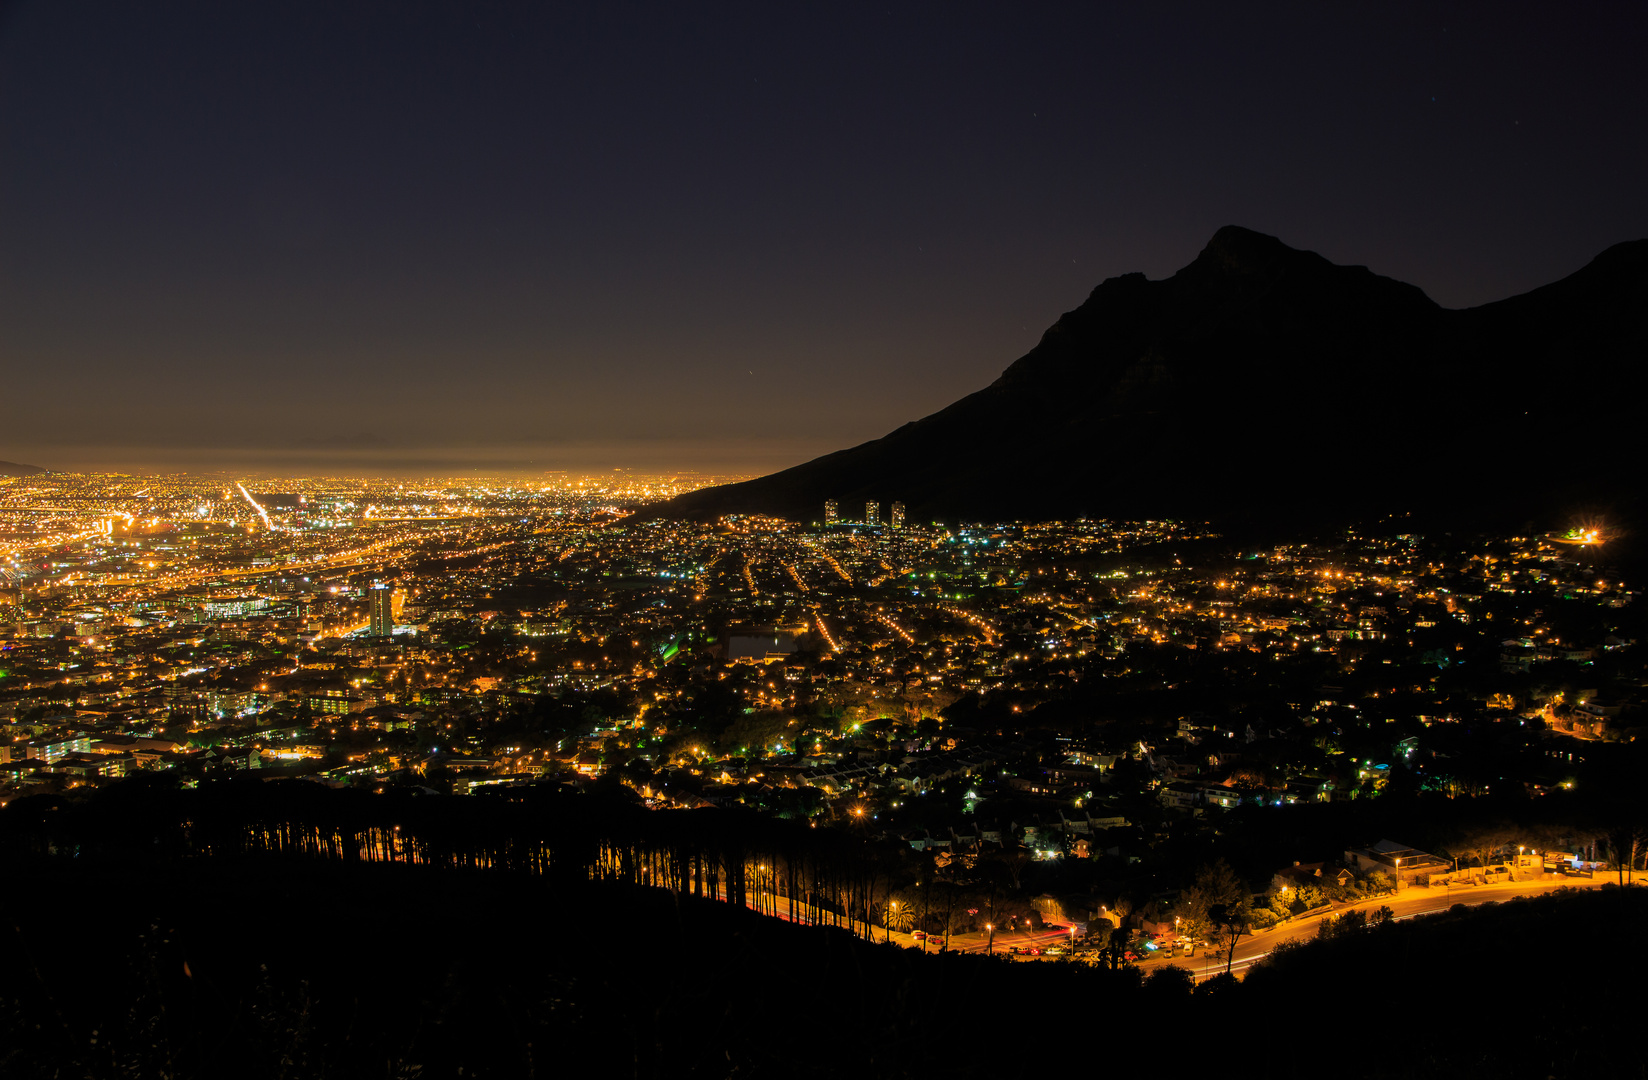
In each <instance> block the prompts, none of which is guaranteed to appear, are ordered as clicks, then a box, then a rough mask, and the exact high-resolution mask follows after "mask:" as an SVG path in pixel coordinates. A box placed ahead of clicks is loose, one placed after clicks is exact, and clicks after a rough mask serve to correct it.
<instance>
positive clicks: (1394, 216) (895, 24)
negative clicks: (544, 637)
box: [0, 2, 1648, 475]
mask: <svg viewBox="0 0 1648 1080" xmlns="http://www.w3.org/2000/svg"><path fill="white" fill-rule="evenodd" d="M1641 29H1642V15H1641V12H1640V10H1639V9H1638V8H1636V7H1634V6H1626V5H1618V6H1613V7H1600V8H1595V9H1592V10H1591V11H1590V12H1588V14H1587V17H1586V18H1585V19H1583V20H1581V19H1572V20H1563V21H1559V20H1555V19H1553V18H1552V17H1551V15H1550V12H1549V11H1548V9H1545V8H1540V7H1535V6H1533V5H1501V6H1496V7H1494V8H1492V9H1457V10H1455V9H1449V8H1446V7H1443V8H1438V7H1435V6H1432V5H1427V6H1423V7H1420V6H1414V7H1411V8H1407V9H1391V8H1382V9H1380V10H1378V11H1376V12H1372V13H1369V12H1362V11H1350V10H1344V11H1339V10H1333V11H1325V10H1318V9H1299V10H1295V11H1288V10H1277V11H1273V12H1265V13H1254V12H1251V11H1231V10H1225V9H1223V8H1220V7H1217V6H1213V5H1207V6H1205V7H1201V6H1194V5H1193V6H1188V7H1184V8H1180V9H1175V10H1172V11H1151V12H1142V11H1125V12H1122V11H1111V12H1105V11H1097V10H1079V11H1064V12H1051V11H1049V12H1037V11H1021V10H1013V11H1009V10H1006V9H1002V10H998V11H991V10H990V9H976V10H972V9H970V10H966V11H962V10H958V9H956V8H954V7H951V6H941V5H935V6H930V7H922V6H919V5H917V6H909V7H903V8H899V9H897V10H895V11H893V12H888V11H886V10H884V9H879V8H877V9H872V8H870V7H867V6H865V7H841V6H839V5H832V6H831V7H829V8H827V9H826V8H819V9H816V10H815V11H811V12H807V11H798V10H796V9H790V8H786V9H785V10H783V11H778V10H776V9H770V8H761V7H752V8H750V9H748V10H747V11H745V12H742V13H739V12H735V11H722V12H719V13H718V14H716V15H714V16H705V15H703V14H701V13H692V12H687V11H681V10H673V9H669V8H665V7H659V8H656V9H653V10H651V11H650V12H644V11H643V12H640V13H636V12H632V11H624V12H619V11H617V10H608V9H599V10H596V11H594V12H587V13H586V12H574V11H572V10H570V9H556V10H548V9H539V8H531V7H526V6H522V7H519V8H507V7H506V8H499V9H491V10H489V11H487V12H485V13H477V12H473V11H469V10H467V9H460V8H458V7H454V8H452V9H451V10H450V11H449V12H446V13H441V12H438V11H437V12H427V11H424V12H417V13H414V12H410V11H406V10H403V9H399V8H384V9H381V10H380V9H377V8H373V7H369V6H367V5H324V6H323V5H315V6H304V5H301V4H299V5H278V6H276V5H268V6H262V7H259V6H255V5H252V6H237V7H235V8H233V9H224V8H222V7H220V6H217V5H208V4H190V3H183V4H178V5H173V6H169V7H165V8H152V7H146V8H141V9H135V8H120V7H115V6H109V7H106V8H101V9H100V8H98V7H97V6H95V5H93V6H90V7H71V6H64V5H54V4H46V3H39V2H34V3H19V4H12V5H8V6H7V7H6V8H5V10H4V12H3V13H0V139H3V140H4V145H5V146H6V148H7V151H6V154H5V155H4V158H3V164H0V356H3V357H4V359H5V369H6V372H7V396H8V399H9V400H10V401H11V402H12V403H13V404H14V406H18V407H13V408H12V409H10V410H9V411H8V416H7V432H6V438H5V441H4V442H3V443H0V459H3V460H11V461H19V462H28V463H32V464H38V465H43V466H48V467H52V468H105V469H128V470H146V469H159V468H188V469H195V470H209V469H212V468H215V467H224V468H230V469H248V468H258V469H262V470H264V471H269V472H304V471H311V470H312V471H320V472H328V471H332V472H336V471H354V472H362V473H371V472H378V473H383V474H386V475H387V474H397V473H409V472H419V471H431V470H435V471H443V470H455V471H466V470H472V469H474V468H477V467H479V468H483V469H489V470H494V471H520V472H530V471H533V470H540V469H556V468H566V469H603V468H613V467H632V468H687V469H700V470H705V471H716V472H727V471H736V472H750V473H755V472H766V471H771V470H773V469H777V468H780V467H783V466H786V465H790V464H794V463H796V462H799V461H802V460H806V459H808V458H810V457H812V456H815V455H817V454H820V453H824V452H827V451H830V450H835V449H839V448H842V447H846V446H851V445H854V444H856V443H858V442H862V441H864V440H867V439H872V438H876V437H879V436H881V435H883V434H885V433H886V432H888V431H890V430H892V429H893V428H895V427H897V426H899V425H900V424H903V423H906V422H908V421H910V420H913V419H916V418H918V417H921V416H924V415H927V414H928V413H931V412H932V411H934V410H935V409H938V408H942V407H943V406H945V405H947V404H948V403H950V402H951V401H954V400H956V399H957V398H959V397H961V396H963V395H964V394H967V393H969V392H971V391H974V390H976V389H978V388H980V387H981V386H983V385H986V384H987V383H989V382H990V381H991V380H993V379H994V378H996V376H997V375H998V374H1000V372H1001V371H1002V370H1003V369H1004V368H1005V367H1006V366H1007V365H1008V364H1009V363H1011V362H1012V361H1013V360H1014V359H1015V358H1017V357H1018V356H1020V355H1022V354H1023V353H1025V352H1026V351H1028V350H1029V349H1030V348H1031V347H1032V346H1033V345H1034V344H1035V343H1036V341H1037V339H1038V338H1039V336H1040V335H1041V333H1042V331H1043V330H1044V329H1045V328H1046V327H1047V326H1049V325H1051V324H1052V323H1053V321H1054V320H1055V319H1056V318H1057V317H1058V316H1059V314H1060V313H1061V312H1063V311H1066V310H1069V309H1071V308H1074V307H1076V306H1077V305H1079V304H1080V303H1081V302H1082V300H1083V299H1084V298H1085V297H1086V296H1087V294H1088V293H1089V292H1090V291H1091V290H1092V289H1093V288H1094V287H1095V286H1097V285H1098V284H1099V283H1100V282H1101V281H1103V280H1104V279H1105V278H1107V277H1110V276H1113V275H1116V274H1121V273H1129V272H1135V271H1141V272H1144V273H1146V274H1147V275H1149V276H1151V277H1153V278H1159V277H1163V276H1166V275H1169V274H1171V273H1173V272H1174V271H1175V270H1177V269H1178V268H1179V267H1181V266H1183V265H1185V264H1187V263H1188V262H1190V261H1191V260H1192V259H1193V258H1194V257H1195V256H1196V253H1197V252H1198V251H1199V250H1200V249H1201V247H1202V246H1203V245H1204V244H1205V243H1206V242H1207V240H1208V238H1209V237H1210V236H1211V235H1212V234H1213V232H1214V231H1215V230H1216V229H1217V228H1219V227H1220V226H1223V225H1226V224H1240V225H1243V226H1246V227H1249V228H1253V229H1256V230H1259V231H1262V232H1265V233H1269V234H1273V235H1276V236H1279V237H1281V238H1282V239H1283V240H1284V241H1285V242H1287V243H1288V244H1290V245H1292V246H1295V247H1299V248H1306V249H1310V250H1315V251H1319V252H1321V253H1322V254H1323V255H1324V256H1326V257H1327V258H1329V259H1331V260H1333V261H1335V262H1339V263H1365V264H1367V265H1369V266H1370V267H1371V268H1372V269H1373V270H1374V271H1375V272H1377V273H1380V274H1384V275H1387V276H1390V277H1393V278H1397V279H1399V280H1403V281H1409V282H1413V283H1415V284H1417V285H1418V286H1420V287H1421V288H1423V289H1425V290H1426V292H1427V293H1428V294H1429V295H1430V296H1432V297H1433V298H1434V299H1435V300H1437V301H1438V302H1439V303H1441V304H1443V305H1445V306H1450V307H1459V306H1469V305H1474V304H1480V303H1484V302H1488V301H1493V300H1498V299H1501V298H1504V297H1507V296H1510V295H1514V294H1517V293H1520V292H1524V291H1527V290H1529V289H1532V288H1535V287H1538V286H1540V285H1543V284H1546V283H1548V282H1551V281H1555V280H1557V279H1559V278H1561V277H1563V276H1564V275H1566V274H1569V273H1571V272H1573V271H1574V270H1576V269H1578V268H1579V267H1580V266H1581V265H1583V264H1584V263H1585V262H1586V261H1587V260H1589V259H1590V258H1591V257H1593V256H1594V255H1595V254H1596V253H1597V252H1599V251H1601V250H1602V249H1603V248H1605V247H1607V246H1608V245H1610V244H1613V243H1616V242H1619V241H1624V240H1629V239H1635V238H1639V237H1641V236H1643V235H1645V234H1648V208H1645V207H1644V204H1643V202H1642V200H1641V199H1640V196H1639V192H1640V187H1641V179H1642V177H1643V175H1644V173H1645V172H1648V168H1645V166H1648V148H1645V147H1644V145H1643V143H1642V140H1640V139H1636V138H1632V137H1631V133H1632V132H1633V131H1634V130H1635V124H1636V121H1635V116H1636V113H1637V112H1638V110H1639V108H1640V103H1641V102H1642V101H1643V100H1644V99H1645V98H1648V93H1645V91H1648V76H1645V75H1644V72H1643V68H1642V65H1640V63H1638V62H1637V58H1636V57H1635V55H1634V49H1635V45H1636V42H1637V41H1639V40H1640V39H1641V34H1640V31H1641ZM368 403H370V405H369V404H368ZM220 463H222V464H220Z"/></svg>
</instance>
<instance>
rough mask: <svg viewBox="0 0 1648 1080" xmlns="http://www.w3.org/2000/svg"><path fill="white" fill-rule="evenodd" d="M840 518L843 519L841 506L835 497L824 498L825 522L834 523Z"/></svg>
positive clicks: (827, 523)
mask: <svg viewBox="0 0 1648 1080" xmlns="http://www.w3.org/2000/svg"><path fill="white" fill-rule="evenodd" d="M840 520H841V507H840V506H838V505H837V504H836V501H835V500H834V499H825V500H824V524H826V525H834V524H835V523H836V522H837V521H840Z"/></svg>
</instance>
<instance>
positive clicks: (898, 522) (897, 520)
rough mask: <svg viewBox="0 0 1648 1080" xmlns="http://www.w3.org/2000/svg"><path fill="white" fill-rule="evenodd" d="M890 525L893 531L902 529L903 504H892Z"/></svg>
mask: <svg viewBox="0 0 1648 1080" xmlns="http://www.w3.org/2000/svg"><path fill="white" fill-rule="evenodd" d="M892 525H893V528H895V529H902V528H904V504H903V503H901V502H895V503H893V512H892Z"/></svg>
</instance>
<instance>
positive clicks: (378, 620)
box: [367, 581, 395, 637]
mask: <svg viewBox="0 0 1648 1080" xmlns="http://www.w3.org/2000/svg"><path fill="white" fill-rule="evenodd" d="M367 596H369V597H370V598H371V600H372V624H371V628H370V633H371V635H372V636H373V637H390V636H391V635H393V634H394V633H395V590H394V589H393V588H391V587H390V586H388V585H386V584H384V583H383V582H381V581H378V582H374V583H373V585H372V587H371V588H370V589H368V590H367Z"/></svg>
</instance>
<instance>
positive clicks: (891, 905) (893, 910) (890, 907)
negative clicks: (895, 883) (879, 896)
mask: <svg viewBox="0 0 1648 1080" xmlns="http://www.w3.org/2000/svg"><path fill="white" fill-rule="evenodd" d="M897 914H898V901H897V900H889V901H888V902H887V940H888V941H892V940H893V918H894V917H895V916H896V915H897Z"/></svg>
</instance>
